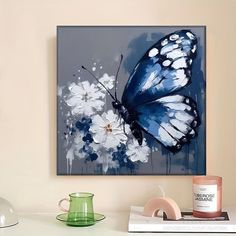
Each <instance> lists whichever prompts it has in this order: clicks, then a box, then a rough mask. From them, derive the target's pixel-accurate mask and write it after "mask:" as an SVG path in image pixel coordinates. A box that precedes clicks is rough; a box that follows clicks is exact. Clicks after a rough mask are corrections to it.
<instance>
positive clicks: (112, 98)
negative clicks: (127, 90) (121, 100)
mask: <svg viewBox="0 0 236 236" xmlns="http://www.w3.org/2000/svg"><path fill="white" fill-rule="evenodd" d="M82 69H84V70H86V71H87V72H88V73H89V74H90V75H91V76H92V77H93V78H94V79H95V80H96V81H97V82H98V83H99V84H100V85H101V86H102V87H103V88H104V89H105V90H106V91H107V93H108V94H109V95H110V96H111V98H112V99H113V100H114V101H115V100H116V99H115V98H114V96H113V95H112V94H111V93H110V91H109V90H108V89H107V88H106V86H105V85H104V84H103V83H101V82H100V81H99V79H98V78H97V77H96V76H95V75H94V74H93V73H92V72H91V71H90V70H88V69H87V68H86V67H84V66H82Z"/></svg>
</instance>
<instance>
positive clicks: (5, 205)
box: [0, 197, 18, 228]
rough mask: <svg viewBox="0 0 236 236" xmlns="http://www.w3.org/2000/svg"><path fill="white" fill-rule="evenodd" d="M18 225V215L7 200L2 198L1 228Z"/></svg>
mask: <svg viewBox="0 0 236 236" xmlns="http://www.w3.org/2000/svg"><path fill="white" fill-rule="evenodd" d="M17 223H18V217H17V214H16V212H15V210H14V208H13V207H12V205H11V204H10V202H8V201H7V200H6V199H4V198H1V197H0V228H3V227H8V226H13V225H16V224H17Z"/></svg>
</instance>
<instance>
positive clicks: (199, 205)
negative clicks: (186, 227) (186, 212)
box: [193, 184, 217, 212]
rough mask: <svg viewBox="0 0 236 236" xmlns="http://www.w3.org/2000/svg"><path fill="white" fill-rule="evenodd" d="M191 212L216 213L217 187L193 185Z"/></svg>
mask: <svg viewBox="0 0 236 236" xmlns="http://www.w3.org/2000/svg"><path fill="white" fill-rule="evenodd" d="M193 210H194V211H201V212H216V211H217V185H198V184H194V185H193Z"/></svg>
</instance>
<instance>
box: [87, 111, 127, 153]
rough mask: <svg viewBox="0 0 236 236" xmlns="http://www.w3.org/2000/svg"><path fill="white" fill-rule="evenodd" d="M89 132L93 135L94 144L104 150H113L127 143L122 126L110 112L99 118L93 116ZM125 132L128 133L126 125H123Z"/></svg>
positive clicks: (98, 116)
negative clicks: (101, 146)
mask: <svg viewBox="0 0 236 236" xmlns="http://www.w3.org/2000/svg"><path fill="white" fill-rule="evenodd" d="M89 130H90V132H91V133H93V140H94V142H95V143H99V144H101V145H103V146H104V147H105V148H106V149H109V148H115V147H117V146H118V145H119V144H120V143H126V141H127V136H126V135H125V133H124V130H123V124H122V123H121V122H120V120H119V117H118V116H117V115H116V114H114V112H113V111H112V110H109V111H108V112H107V113H105V112H104V113H103V114H102V115H101V116H100V115H95V116H94V117H93V118H92V125H91V126H90V129H89ZM125 131H126V133H127V132H129V127H128V125H125Z"/></svg>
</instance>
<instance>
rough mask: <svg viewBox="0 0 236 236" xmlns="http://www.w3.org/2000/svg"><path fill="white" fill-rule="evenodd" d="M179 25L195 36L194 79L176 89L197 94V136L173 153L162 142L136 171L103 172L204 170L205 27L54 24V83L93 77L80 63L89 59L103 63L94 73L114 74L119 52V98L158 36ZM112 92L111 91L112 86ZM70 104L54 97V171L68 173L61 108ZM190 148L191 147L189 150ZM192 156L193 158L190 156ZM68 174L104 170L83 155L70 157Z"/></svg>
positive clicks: (191, 172)
mask: <svg viewBox="0 0 236 236" xmlns="http://www.w3.org/2000/svg"><path fill="white" fill-rule="evenodd" d="M180 29H190V30H191V31H192V32H193V33H194V34H195V35H196V36H197V38H198V52H197V58H196V59H195V61H194V64H193V69H192V71H193V75H192V83H191V84H190V85H189V86H188V87H187V88H184V89H183V90H181V91H180V92H177V93H178V94H185V95H190V96H191V97H193V98H194V99H197V100H198V101H197V104H198V110H199V113H201V114H202V116H201V121H202V124H201V126H200V127H199V131H198V137H197V138H195V139H194V140H192V141H191V144H190V145H189V146H187V145H185V146H184V147H183V148H182V151H181V152H179V153H177V154H175V155H174V154H170V153H168V152H167V151H166V150H165V149H164V148H163V147H162V146H161V145H160V144H157V147H158V151H156V152H154V153H152V156H151V158H150V159H151V160H150V161H149V162H148V163H140V164H139V166H138V168H137V169H136V170H135V171H134V172H130V171H129V170H128V169H127V170H126V169H122V170H120V171H119V172H116V173H114V172H112V171H111V172H109V171H108V173H107V174H120V175H126V174H133V175H140V174H141V175H153V174H155V175H166V174H168V175H196V174H205V173H206V144H205V142H206V137H205V136H206V135H205V130H206V128H205V109H206V107H205V43H206V42H205V27H202V26H191V27H186V26H181V27H176V26H175V27H159V26H157V27H156V26H151V27H146V26H142V27H110V26H109V27H95V26H94V27H91V26H90V27H76V26H59V27H58V28H57V63H58V64H57V83H58V87H62V88H63V87H65V86H68V84H69V83H71V82H73V81H74V82H76V81H77V80H78V77H80V76H81V78H84V79H85V80H91V82H93V79H92V78H91V76H89V74H88V73H86V72H85V71H81V70H80V68H81V65H85V66H86V67H87V68H89V69H91V68H92V67H93V63H97V65H101V66H102V69H97V70H96V71H95V72H94V73H95V75H96V76H98V77H99V76H101V75H102V74H103V73H108V74H109V75H115V74H116V71H117V66H118V60H119V57H120V55H121V54H123V55H124V60H123V63H122V66H121V70H120V73H119V83H118V97H119V98H121V96H122V91H123V89H124V86H125V84H126V82H127V80H128V78H129V74H130V72H131V71H132V69H133V68H134V66H135V65H136V63H137V62H138V61H139V59H140V58H141V57H142V55H143V54H144V53H145V52H146V50H147V49H148V48H149V47H150V46H152V45H153V44H154V43H156V42H157V41H158V40H159V39H160V38H161V37H163V36H164V35H166V34H169V33H172V32H174V31H176V30H180ZM112 92H113V93H114V91H112ZM106 106H107V109H110V108H112V106H111V100H110V98H109V97H107V103H106ZM67 110H68V108H67V107H66V106H65V105H64V104H62V103H61V102H60V100H59V99H58V112H57V127H58V130H57V173H58V174H61V175H64V174H67V162H66V151H67V148H66V147H65V141H64V137H63V133H64V131H65V114H66V112H67ZM190 150H195V151H194V155H193V156H191V157H190V156H189V153H190ZM190 158H192V161H191V162H190ZM71 174H82V175H83V174H90V175H92V174H102V172H101V171H99V169H98V168H97V167H96V166H95V163H92V162H90V163H84V160H83V159H81V160H78V161H74V163H73V170H72V173H71Z"/></svg>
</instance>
